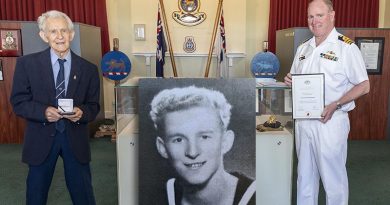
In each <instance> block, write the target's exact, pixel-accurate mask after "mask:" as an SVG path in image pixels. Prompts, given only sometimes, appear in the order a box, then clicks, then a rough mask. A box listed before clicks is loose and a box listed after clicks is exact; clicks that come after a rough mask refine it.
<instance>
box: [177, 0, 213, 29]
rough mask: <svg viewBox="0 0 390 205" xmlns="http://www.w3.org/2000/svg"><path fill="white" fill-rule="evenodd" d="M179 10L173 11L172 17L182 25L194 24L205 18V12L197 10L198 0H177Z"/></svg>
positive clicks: (198, 7) (198, 6)
mask: <svg viewBox="0 0 390 205" xmlns="http://www.w3.org/2000/svg"><path fill="white" fill-rule="evenodd" d="M178 4H179V9H180V11H174V12H173V13H172V18H173V19H174V20H175V21H176V22H177V23H179V24H182V25H184V26H196V25H198V24H200V23H202V22H203V21H204V20H205V19H206V13H204V12H199V9H200V0H178Z"/></svg>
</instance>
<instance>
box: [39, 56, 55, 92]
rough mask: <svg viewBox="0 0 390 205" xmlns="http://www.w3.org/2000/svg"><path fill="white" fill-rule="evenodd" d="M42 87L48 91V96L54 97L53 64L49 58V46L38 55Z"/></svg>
mask: <svg viewBox="0 0 390 205" xmlns="http://www.w3.org/2000/svg"><path fill="white" fill-rule="evenodd" d="M40 63H41V64H42V66H41V68H42V69H41V70H40V72H41V75H42V78H41V79H42V85H43V86H42V87H43V88H44V89H46V90H47V91H48V94H49V96H50V97H54V98H55V81H54V74H53V66H52V65H51V59H50V48H48V49H46V50H44V51H43V52H42V53H41V55H40Z"/></svg>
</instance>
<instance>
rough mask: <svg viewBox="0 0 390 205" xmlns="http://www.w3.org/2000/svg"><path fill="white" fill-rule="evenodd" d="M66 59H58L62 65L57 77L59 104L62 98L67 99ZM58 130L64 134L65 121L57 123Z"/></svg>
mask: <svg viewBox="0 0 390 205" xmlns="http://www.w3.org/2000/svg"><path fill="white" fill-rule="evenodd" d="M65 61H66V60H65V59H58V63H59V64H60V71H59V72H58V75H57V80H56V101H57V104H58V99H60V98H65V77H64V72H65V71H64V70H65V68H64V63H65ZM56 129H57V130H58V131H59V132H64V131H65V122H64V120H63V119H61V120H59V121H57V123H56Z"/></svg>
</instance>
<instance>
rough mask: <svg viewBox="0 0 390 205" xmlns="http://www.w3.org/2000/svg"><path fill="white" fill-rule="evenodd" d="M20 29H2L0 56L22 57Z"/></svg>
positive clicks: (0, 32)
mask: <svg viewBox="0 0 390 205" xmlns="http://www.w3.org/2000/svg"><path fill="white" fill-rule="evenodd" d="M20 33H21V32H20V29H0V56H6V57H17V56H21V55H22V39H21V35H20Z"/></svg>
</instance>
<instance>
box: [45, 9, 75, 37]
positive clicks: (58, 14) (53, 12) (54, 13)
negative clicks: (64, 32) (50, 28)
mask: <svg viewBox="0 0 390 205" xmlns="http://www.w3.org/2000/svg"><path fill="white" fill-rule="evenodd" d="M49 18H64V19H65V21H66V22H67V24H68V29H69V31H73V22H72V20H70V18H69V16H68V15H66V14H65V13H62V12H61V11H57V10H51V11H47V12H45V13H43V14H42V15H41V16H39V17H38V20H37V22H38V27H39V30H41V31H43V32H45V29H46V20H47V19H49Z"/></svg>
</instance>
